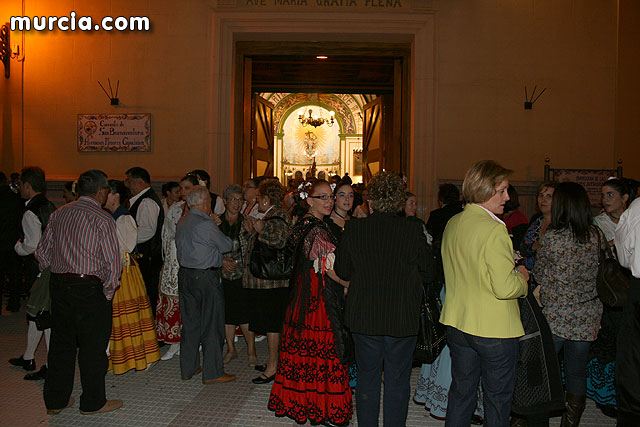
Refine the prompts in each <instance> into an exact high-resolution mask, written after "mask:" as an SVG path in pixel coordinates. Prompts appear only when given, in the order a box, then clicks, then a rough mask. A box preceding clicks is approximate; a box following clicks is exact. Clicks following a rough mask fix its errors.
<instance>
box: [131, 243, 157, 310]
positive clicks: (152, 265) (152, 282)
mask: <svg viewBox="0 0 640 427" xmlns="http://www.w3.org/2000/svg"><path fill="white" fill-rule="evenodd" d="M136 261H138V265H139V266H140V273H141V274H142V279H143V280H144V286H145V288H146V289H147V295H149V303H150V304H151V311H152V312H153V318H154V319H155V318H156V309H157V308H158V283H159V282H160V270H162V256H161V255H158V256H155V257H153V256H152V257H148V256H146V255H143V256H142V257H140V258H137V259H136Z"/></svg>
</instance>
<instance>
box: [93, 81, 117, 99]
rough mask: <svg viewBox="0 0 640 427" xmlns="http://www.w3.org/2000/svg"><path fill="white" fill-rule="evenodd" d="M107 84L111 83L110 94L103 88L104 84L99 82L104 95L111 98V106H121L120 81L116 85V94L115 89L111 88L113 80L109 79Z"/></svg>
mask: <svg viewBox="0 0 640 427" xmlns="http://www.w3.org/2000/svg"><path fill="white" fill-rule="evenodd" d="M107 82H109V93H107V90H106V89H105V88H104V86H102V83H100V80H98V84H99V85H100V87H101V88H102V90H103V92H104V94H105V95H107V98H109V101H110V102H111V105H120V99H118V89H120V80H118V83H117V84H116V93H115V94H114V93H113V88H112V87H111V79H109V78H107Z"/></svg>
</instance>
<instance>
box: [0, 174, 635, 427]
mask: <svg viewBox="0 0 640 427" xmlns="http://www.w3.org/2000/svg"><path fill="white" fill-rule="evenodd" d="M511 174H512V171H511V170H509V169H506V168H504V167H502V166H500V165H499V164H497V163H495V162H493V161H481V162H477V163H476V164H474V165H472V166H471V168H470V169H469V170H468V171H467V174H466V176H465V179H464V182H463V184H462V194H461V193H460V190H459V188H458V187H457V186H455V185H453V184H443V185H442V186H440V189H439V192H438V201H439V205H440V207H439V208H438V209H436V210H434V211H433V212H431V213H430V215H429V218H428V220H427V222H426V223H425V222H423V221H422V220H420V219H419V218H417V216H416V213H417V198H416V196H415V194H413V193H412V192H411V191H410V189H409V188H407V180H406V178H405V177H404V176H402V175H401V174H397V173H392V172H381V173H378V174H376V175H375V176H374V177H373V178H372V179H371V180H370V182H369V183H368V185H367V186H366V188H365V187H363V186H361V185H357V184H354V183H353V182H352V181H351V179H350V178H349V176H348V175H345V176H344V177H339V176H335V177H331V179H330V180H329V181H327V180H325V179H321V178H314V177H307V179H303V178H302V176H301V174H300V175H296V176H294V177H293V178H292V179H291V180H289V182H287V183H286V186H285V185H282V184H281V183H280V181H279V180H278V179H277V178H274V177H256V178H251V179H248V180H247V181H245V182H244V183H243V185H242V186H240V185H238V184H230V185H228V186H226V188H225V189H224V191H223V193H222V194H221V195H217V194H214V193H212V192H211V191H210V187H211V179H210V176H209V174H208V173H207V172H206V171H204V170H194V171H191V172H189V173H187V174H185V176H184V177H183V178H182V179H181V180H180V181H179V182H168V183H166V184H164V185H163V186H162V194H161V195H160V196H159V195H158V194H156V192H155V191H154V190H153V189H152V188H151V177H150V175H149V173H148V171H146V170H145V169H143V168H141V167H132V168H130V169H128V170H127V171H126V172H125V173H124V177H125V179H124V180H113V179H112V180H109V179H108V178H107V176H106V174H105V173H103V172H102V171H99V170H88V171H86V172H84V173H83V174H81V175H80V176H79V177H78V179H77V180H75V181H72V182H68V183H66V184H65V186H64V190H63V196H64V199H65V202H66V204H64V205H63V206H61V207H59V208H57V209H56V207H55V206H54V205H53V203H51V202H50V201H49V200H48V199H47V198H46V180H45V172H44V171H43V170H42V169H41V168H39V167H27V168H24V169H23V170H22V172H21V174H20V175H19V177H18V178H17V179H15V180H14V179H13V178H14V177H12V182H11V183H9V182H7V179H6V176H4V175H0V200H1V202H0V206H2V208H1V209H2V210H1V213H2V221H0V222H1V223H2V226H1V227H2V228H1V229H0V237H1V244H2V245H1V247H0V250H1V251H2V253H1V254H0V260H1V261H2V272H1V273H2V276H1V277H0V279H1V281H2V282H1V283H2V285H3V286H4V287H5V288H4V289H3V291H4V292H3V293H5V294H8V297H9V299H8V303H7V310H9V311H19V310H20V305H21V302H22V301H21V296H22V294H23V293H24V290H25V289H26V288H28V289H29V295H30V296H29V299H28V300H27V303H26V311H27V321H28V323H27V337H26V348H25V350H24V352H23V354H22V355H21V356H19V357H16V358H13V359H10V360H9V363H11V364H12V365H14V366H19V367H22V368H23V369H24V370H25V371H29V373H28V374H27V375H26V376H25V379H26V380H39V379H40V380H42V379H44V401H45V405H46V407H47V412H48V413H49V414H50V415H55V414H58V413H60V411H62V410H64V409H65V408H68V407H69V406H71V405H72V404H73V398H72V397H71V394H72V391H73V374H74V370H75V363H76V356H77V359H78V364H79V368H80V375H81V382H82V394H81V397H80V411H81V412H82V413H83V414H94V413H102V412H109V411H113V410H116V409H118V408H120V407H121V406H122V404H123V402H122V401H121V400H118V399H107V396H106V391H105V374H106V373H107V372H108V371H112V372H113V373H114V374H123V373H125V372H129V371H132V370H135V371H140V372H144V371H147V370H149V369H152V368H153V366H154V365H155V364H156V363H159V361H161V360H169V359H172V358H173V357H176V356H178V357H179V359H180V371H181V378H182V380H184V381H188V380H191V379H192V378H193V377H194V376H196V375H199V374H201V381H202V383H203V384H215V383H223V382H230V381H234V380H236V376H235V375H234V374H232V373H230V372H226V371H225V365H226V364H228V363H229V362H230V361H231V360H234V359H237V358H238V357H240V356H239V354H238V350H237V348H236V344H235V343H236V341H237V335H240V336H242V337H243V338H244V340H245V342H246V350H247V355H246V358H247V359H246V363H247V365H248V366H250V367H254V368H255V370H256V371H258V373H257V376H256V377H255V378H254V379H253V380H252V382H253V383H254V384H258V385H260V384H271V394H270V397H269V400H268V402H265V404H266V405H267V407H268V408H269V409H270V410H271V411H273V412H274V413H275V415H276V416H278V417H289V418H291V419H293V420H295V421H296V422H298V423H305V422H307V421H310V422H311V423H312V424H322V425H327V426H344V425H348V424H349V422H350V420H351V419H352V417H353V412H354V411H353V408H354V405H353V394H355V401H356V403H357V406H356V407H357V419H358V424H359V425H363V426H375V425H378V418H379V408H380V401H381V394H383V396H382V401H383V418H384V425H385V426H404V425H405V422H406V417H407V412H408V404H409V399H410V390H411V385H410V375H411V370H412V367H413V366H416V361H415V360H414V350H415V348H416V342H417V341H416V340H417V335H418V333H419V330H418V329H419V318H420V316H421V309H422V305H423V304H424V300H423V299H424V298H428V296H431V297H433V298H436V299H438V300H439V301H438V302H441V304H442V314H441V316H440V318H439V321H440V322H441V323H442V324H444V325H445V326H446V340H447V345H446V346H445V347H444V349H443V350H442V351H441V352H440V353H439V354H438V355H437V357H436V358H435V360H434V361H433V362H432V363H428V364H418V365H417V366H420V375H419V379H418V383H417V384H416V386H415V393H414V396H413V400H414V402H416V403H418V404H421V405H424V406H425V409H427V410H428V411H429V412H430V414H431V416H433V417H435V418H439V419H446V422H445V423H446V425H447V426H464V425H469V424H481V423H484V424H486V425H490V426H508V425H512V426H525V425H528V426H548V425H549V418H550V417H551V416H556V414H557V415H561V416H562V425H563V426H565V427H568V426H578V425H579V423H580V418H581V415H582V412H583V411H584V408H585V401H586V397H589V398H591V399H593V400H594V401H595V402H596V404H597V405H598V407H599V408H600V409H601V410H602V411H603V413H605V415H608V416H611V417H617V419H618V425H619V426H632V425H636V423H637V420H638V419H640V418H639V417H640V390H638V389H639V387H640V377H638V375H640V361H639V359H638V358H639V356H638V355H639V354H640V349H639V348H638V347H639V346H640V337H639V334H640V330H639V323H638V313H639V312H640V307H638V304H639V302H638V294H639V293H640V251H639V250H638V248H637V247H636V245H637V242H638V241H640V236H639V235H638V234H639V233H640V223H639V221H640V201H638V199H636V196H637V194H638V188H637V182H636V181H633V180H629V179H622V178H612V179H609V180H607V181H606V182H604V183H603V186H602V212H601V213H600V214H599V215H597V216H595V217H594V216H593V215H592V214H593V210H592V207H591V203H590V200H589V196H588V194H587V192H586V190H585V189H584V188H583V187H582V186H581V185H579V184H577V183H573V182H562V183H558V182H545V183H542V184H541V185H540V186H539V188H538V191H537V194H536V201H537V205H536V208H537V213H536V214H535V215H534V217H533V218H531V220H529V219H528V218H527V216H526V215H525V214H524V213H523V212H521V211H520V210H519V201H518V194H517V191H516V189H515V188H514V187H513V186H512V185H510V183H509V178H510V176H511ZM461 196H462V197H461ZM634 199H636V200H634ZM601 242H602V243H601ZM603 244H604V245H609V246H610V247H611V248H612V249H615V253H616V257H617V260H618V261H619V263H620V265H621V266H622V267H624V268H628V269H629V270H630V274H629V277H630V279H629V283H630V288H629V292H628V302H627V304H626V305H625V306H624V307H610V306H607V305H606V304H603V303H602V302H601V301H600V299H599V298H598V291H597V289H596V281H597V279H596V278H597V275H598V268H599V261H600V253H601V250H602V249H603V248H602V245H603ZM19 267H22V268H19ZM19 277H22V279H20V278H19ZM425 289H426V290H427V291H425ZM532 328H533V329H532ZM532 331H533V333H532ZM43 335H44V337H45V343H46V346H47V350H48V358H47V361H46V363H45V364H44V365H42V367H41V368H40V370H39V371H37V372H36V368H37V366H36V361H35V357H34V355H35V351H36V349H37V347H38V345H39V343H40V341H41V338H42V336H43ZM532 336H535V337H539V338H536V340H534V341H531V340H529V341H528V343H532V342H533V346H536V348H537V350H539V351H537V352H534V353H535V354H538V355H540V356H539V358H537V359H536V358H533V359H532V358H531V357H529V356H530V354H529V353H530V347H528V345H529V344H527V345H525V344H523V341H522V340H523V339H524V338H523V337H525V338H526V337H529V338H530V337H532ZM258 337H266V340H267V348H268V354H266V355H263V357H264V360H263V362H264V363H260V360H259V355H258V353H257V351H256V340H257V339H259V338H258ZM225 344H226V351H225ZM161 353H162V355H161ZM525 353H527V354H525ZM540 360H543V362H540ZM560 362H561V363H560ZM383 382H384V392H382V383H383ZM563 382H564V386H563ZM541 389H544V390H547V392H546V393H544V392H541V391H540V390H541ZM354 391H355V393H354Z"/></svg>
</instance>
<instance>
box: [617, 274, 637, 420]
mask: <svg viewBox="0 0 640 427" xmlns="http://www.w3.org/2000/svg"><path fill="white" fill-rule="evenodd" d="M630 285H631V286H630V288H629V300H628V301H627V305H626V306H625V307H624V308H623V311H622V321H621V323H620V329H619V330H618V342H617V354H616V389H617V390H616V393H617V399H618V426H620V427H628V426H637V425H638V420H639V419H640V279H638V278H635V277H632V278H631V283H630Z"/></svg>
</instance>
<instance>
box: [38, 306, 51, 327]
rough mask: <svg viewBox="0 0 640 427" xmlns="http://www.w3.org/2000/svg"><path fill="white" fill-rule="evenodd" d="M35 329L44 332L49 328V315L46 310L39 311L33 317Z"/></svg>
mask: <svg viewBox="0 0 640 427" xmlns="http://www.w3.org/2000/svg"><path fill="white" fill-rule="evenodd" d="M35 322H36V329H38V330H39V331H44V330H45V329H49V328H51V323H52V322H51V313H50V312H49V311H47V310H40V311H39V312H38V314H36V317H35Z"/></svg>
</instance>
